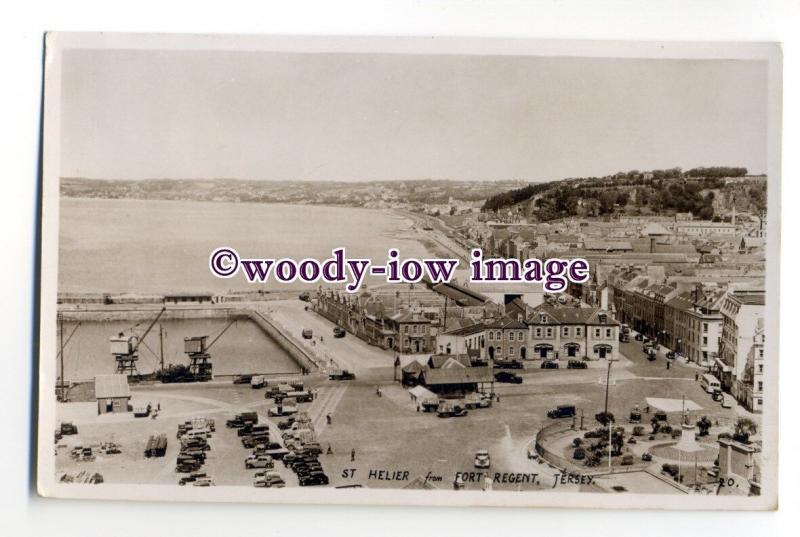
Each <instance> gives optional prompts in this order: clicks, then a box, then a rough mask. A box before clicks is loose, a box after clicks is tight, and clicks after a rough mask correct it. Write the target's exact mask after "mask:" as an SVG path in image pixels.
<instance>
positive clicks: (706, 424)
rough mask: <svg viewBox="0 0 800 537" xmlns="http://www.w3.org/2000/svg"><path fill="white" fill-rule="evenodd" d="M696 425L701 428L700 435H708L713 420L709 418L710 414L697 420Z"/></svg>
mask: <svg viewBox="0 0 800 537" xmlns="http://www.w3.org/2000/svg"><path fill="white" fill-rule="evenodd" d="M695 425H697V428H698V429H700V436H708V431H709V429H711V420H710V419H708V416H703V417H702V418H700V419H699V420H697V423H696V424H695Z"/></svg>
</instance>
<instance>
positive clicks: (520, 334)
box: [517, 332, 525, 341]
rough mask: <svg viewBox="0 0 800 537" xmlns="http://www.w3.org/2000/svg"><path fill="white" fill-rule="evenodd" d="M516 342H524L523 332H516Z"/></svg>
mask: <svg viewBox="0 0 800 537" xmlns="http://www.w3.org/2000/svg"><path fill="white" fill-rule="evenodd" d="M517 340H518V341H524V340H525V332H517Z"/></svg>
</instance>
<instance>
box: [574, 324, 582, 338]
mask: <svg viewBox="0 0 800 537" xmlns="http://www.w3.org/2000/svg"><path fill="white" fill-rule="evenodd" d="M575 336H576V337H581V336H583V328H581V327H580V326H576V327H575Z"/></svg>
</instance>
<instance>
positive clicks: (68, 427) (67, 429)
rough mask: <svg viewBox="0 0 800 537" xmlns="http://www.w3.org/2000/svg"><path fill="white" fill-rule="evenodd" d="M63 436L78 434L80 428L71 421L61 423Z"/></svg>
mask: <svg viewBox="0 0 800 537" xmlns="http://www.w3.org/2000/svg"><path fill="white" fill-rule="evenodd" d="M61 434H62V435H63V436H67V435H69V434H78V426H77V425H75V424H73V423H72V422H70V421H65V422H62V423H61Z"/></svg>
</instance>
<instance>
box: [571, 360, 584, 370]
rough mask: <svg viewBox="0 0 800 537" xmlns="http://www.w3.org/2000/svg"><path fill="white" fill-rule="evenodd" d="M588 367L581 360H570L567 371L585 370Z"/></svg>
mask: <svg viewBox="0 0 800 537" xmlns="http://www.w3.org/2000/svg"><path fill="white" fill-rule="evenodd" d="M587 367H589V365H588V364H587V363H586V362H584V361H583V360H570V361H569V362H567V369H586V368H587Z"/></svg>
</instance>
